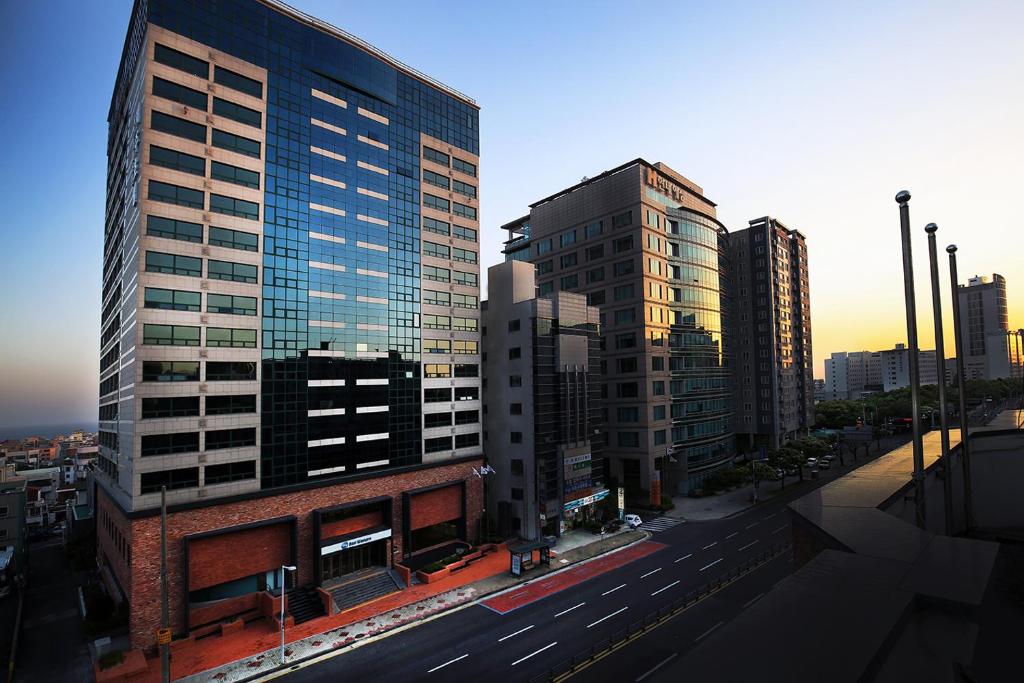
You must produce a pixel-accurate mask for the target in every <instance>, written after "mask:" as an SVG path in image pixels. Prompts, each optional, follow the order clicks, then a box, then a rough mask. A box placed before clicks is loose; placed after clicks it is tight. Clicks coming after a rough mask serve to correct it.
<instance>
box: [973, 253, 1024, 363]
mask: <svg viewBox="0 0 1024 683" xmlns="http://www.w3.org/2000/svg"><path fill="white" fill-rule="evenodd" d="M957 294H958V295H959V297H960V310H961V311H962V313H961V315H963V316H964V322H963V328H962V330H961V335H962V337H961V344H962V347H963V349H964V351H965V358H964V361H965V363H966V372H967V379H1000V378H1020V377H1021V376H1022V373H1024V355H1022V354H1024V346H1022V342H1024V330H1015V329H1014V330H1012V329H1010V320H1009V315H1008V308H1007V301H1006V278H1005V277H1003V276H1002V275H999V274H998V273H993V274H992V277H991V278H989V277H987V276H984V275H975V276H974V277H972V278H969V279H968V280H967V284H966V285H959V286H958V287H957Z"/></svg>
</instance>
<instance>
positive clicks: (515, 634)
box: [498, 624, 533, 643]
mask: <svg viewBox="0 0 1024 683" xmlns="http://www.w3.org/2000/svg"><path fill="white" fill-rule="evenodd" d="M531 628H533V624H530V625H529V626H527V627H526V628H521V629H519V630H518V631H516V632H515V633H510V634H508V635H507V636H505V637H504V638H498V642H499V643H500V642H501V641H503V640H508V639H509V638H511V637H512V636H518V635H519V634H520V633H525V632H527V631H529V630H530V629H531Z"/></svg>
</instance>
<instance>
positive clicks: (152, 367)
mask: <svg viewBox="0 0 1024 683" xmlns="http://www.w3.org/2000/svg"><path fill="white" fill-rule="evenodd" d="M142 381H143V382H198V381H199V363H197V362H194V361H190V360H173V361H172V360H147V361H143V362H142Z"/></svg>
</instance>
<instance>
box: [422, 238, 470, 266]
mask: <svg viewBox="0 0 1024 683" xmlns="http://www.w3.org/2000/svg"><path fill="white" fill-rule="evenodd" d="M423 255H424V256H433V257H434V258H440V259H445V260H446V261H447V260H452V261H460V262H462V263H476V262H477V253H476V252H475V251H472V250H470V249H462V248H460V247H451V248H450V247H448V245H447V244H437V243H436V242H428V241H427V240H423Z"/></svg>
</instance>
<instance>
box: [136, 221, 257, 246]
mask: <svg viewBox="0 0 1024 683" xmlns="http://www.w3.org/2000/svg"><path fill="white" fill-rule="evenodd" d="M146 234H147V235H150V236H151V237H164V238H166V239H171V240H179V241H182V242H194V243H196V244H202V243H203V225H202V223H192V222H189V221H182V220H176V219H173V218H164V217H163V216H153V215H149V216H147V217H146ZM208 239H209V244H210V245H211V246H214V247H226V248H228V249H238V250H240V251H259V246H260V237H259V235H255V234H253V233H251V232H242V231H241V230H230V229H228V228H218V227H216V226H214V225H211V226H210V229H209V237H208Z"/></svg>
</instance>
